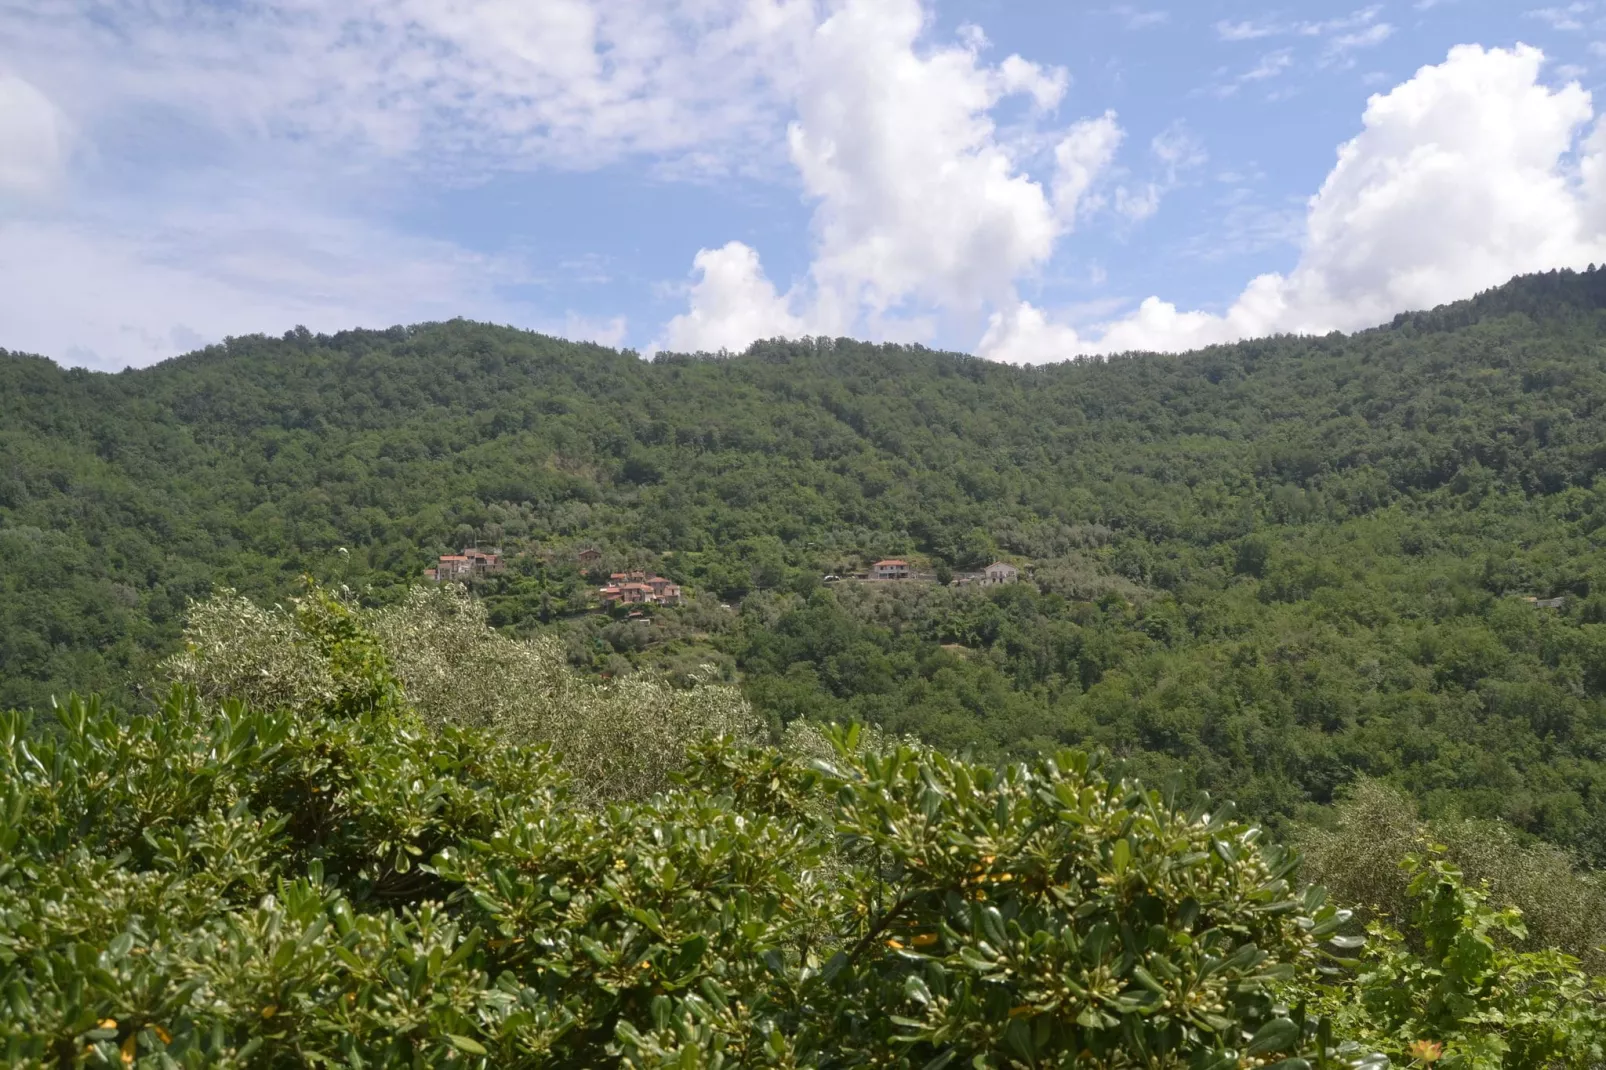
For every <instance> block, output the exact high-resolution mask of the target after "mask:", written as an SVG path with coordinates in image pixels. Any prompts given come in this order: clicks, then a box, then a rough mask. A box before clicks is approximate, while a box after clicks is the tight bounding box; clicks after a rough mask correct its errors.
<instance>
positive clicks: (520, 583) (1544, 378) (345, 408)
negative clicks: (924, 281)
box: [0, 269, 1606, 1070]
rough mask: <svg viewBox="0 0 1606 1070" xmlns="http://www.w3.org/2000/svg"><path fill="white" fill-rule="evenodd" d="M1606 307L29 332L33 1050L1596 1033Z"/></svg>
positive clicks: (660, 1061) (1493, 1055) (1315, 1061)
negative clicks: (1285, 326)
mask: <svg viewBox="0 0 1606 1070" xmlns="http://www.w3.org/2000/svg"><path fill="white" fill-rule="evenodd" d="M1603 339H1606V270H1600V271H1597V270H1594V269H1591V270H1589V271H1587V272H1569V271H1561V272H1551V273H1548V274H1541V275H1534V276H1526V277H1522V278H1518V279H1515V280H1513V281H1512V282H1511V283H1509V284H1507V285H1506V286H1503V287H1500V288H1498V289H1496V290H1492V291H1490V292H1487V293H1484V294H1481V295H1479V296H1477V297H1475V298H1473V299H1470V300H1468V301H1464V302H1460V303H1458V304H1454V305H1450V306H1445V307H1442V308H1439V309H1436V310H1432V311H1426V312H1420V313H1412V314H1406V315H1402V316H1400V317H1397V318H1396V319H1395V321H1394V322H1392V323H1390V324H1388V325H1385V326H1382V327H1379V328H1377V329H1374V330H1370V331H1365V332H1361V333H1358V334H1354V335H1340V334H1333V335H1329V336H1326V337H1321V338H1312V337H1278V338H1269V339H1263V340H1257V341H1251V342H1244V343H1239V344H1235V345H1231V346H1221V347H1215V348H1211V349H1208V350H1204V351H1201V352H1196V353H1190V354H1185V355H1181V356H1165V355H1156V354H1129V355H1124V356H1119V357H1114V358H1111V359H1108V360H1086V361H1075V362H1068V363H1064V364H1059V365H1049V366H1039V367H1025V368H1022V367H1012V366H1005V365H998V364H993V363H989V362H985V361H982V360H978V359H975V358H972V357H967V356H963V355H959V354H952V353H942V352H935V351H932V350H928V349H924V348H921V347H917V346H914V347H911V346H895V345H872V344H867V343H861V342H855V341H852V340H849V339H804V340H799V341H780V340H777V341H771V342H763V343H758V344H755V345H754V346H753V347H751V348H750V349H749V350H748V351H747V352H745V353H742V354H728V353H721V354H695V355H686V354H658V355H656V356H654V357H653V358H652V359H650V360H645V359H642V358H641V357H640V356H639V355H638V354H636V353H633V352H628V351H627V352H618V351H614V350H610V349H606V348H602V347H598V346H594V345H582V344H574V343H569V342H564V341H561V340H558V339H553V338H549V337H545V336H542V335H537V334H532V333H529V332H523V331H518V330H514V329H511V328H504V327H495V326H489V325H484V324H477V323H469V322H465V321H452V322H447V323H434V324H424V325H419V326H415V327H395V328H391V329H389V330H385V331H347V332H341V333H339V334H335V335H322V334H312V333H310V332H308V331H306V330H304V329H301V328H297V329H295V330H292V331H290V332H287V333H286V334H285V335H284V336H283V337H282V338H269V337H264V336H252V337H245V338H231V339H229V340H227V341H226V342H225V343H224V344H221V345H216V346H212V347H209V348H207V349H204V350H201V351H198V352H195V353H191V354H189V355H187V356H184V357H180V358H177V359H175V360H171V361H167V362H165V363H163V364H160V365H157V366H154V367H151V368H146V369H139V370H127V371H124V372H122V373H120V374H101V373H93V372H88V371H85V370H82V369H64V368H61V367H59V366H58V365H56V364H55V363H53V362H52V361H50V360H48V359H46V358H43V357H38V356H30V355H26V354H17V353H5V352H4V351H0V711H5V710H11V711H14V712H12V713H9V714H6V715H5V718H4V719H3V721H0V735H4V736H5V737H6V739H7V747H6V748H5V751H6V753H5V756H4V758H3V759H0V760H3V762H4V765H3V767H0V992H3V993H5V1000H4V1002H5V1006H4V1007H3V1008H0V1044H4V1045H6V1046H7V1049H6V1050H7V1052H8V1058H9V1059H10V1061H11V1062H13V1063H18V1064H20V1065H75V1064H85V1065H118V1064H121V1065H131V1064H133V1063H134V1062H140V1063H141V1065H144V1062H143V1060H145V1059H146V1058H149V1059H151V1060H153V1061H152V1062H150V1064H149V1065H152V1066H169V1065H185V1066H190V1065H194V1066H202V1065H226V1064H234V1065H312V1064H318V1065H334V1064H336V1063H338V1064H340V1065H350V1066H364V1065H376V1064H377V1065H387V1064H390V1063H397V1062H406V1063H409V1064H410V1065H445V1066H449V1065H470V1064H471V1063H472V1064H474V1065H486V1066H496V1065H549V1064H558V1065H605V1064H614V1063H618V1062H621V1061H622V1062H624V1063H627V1064H629V1065H640V1066H648V1065H655V1066H656V1065H662V1066H670V1065H674V1066H705V1065H706V1066H716V1065H730V1066H750V1065H751V1066H758V1065H774V1066H828V1065H909V1066H925V1065H936V1066H943V1065H947V1064H948V1062H950V1061H952V1060H955V1059H959V1058H961V1057H963V1059H964V1061H965V1062H970V1061H971V1060H972V1059H975V1060H979V1061H977V1062H975V1065H978V1066H988V1065H998V1066H1004V1065H1019V1066H1037V1065H1060V1064H1061V1063H1062V1062H1063V1061H1065V1060H1070V1061H1079V1062H1087V1063H1088V1064H1089V1065H1100V1066H1126V1065H1131V1066H1159V1065H1183V1064H1186V1065H1189V1066H1191V1067H1194V1068H1196V1070H1216V1068H1218V1067H1219V1068H1220V1070H1227V1068H1228V1067H1232V1066H1239V1067H1250V1066H1262V1065H1268V1064H1270V1063H1275V1062H1279V1061H1282V1062H1283V1063H1286V1067H1285V1070H1304V1068H1305V1067H1306V1066H1308V1065H1331V1064H1332V1063H1333V1062H1335V1061H1337V1062H1343V1063H1345V1065H1347V1066H1352V1067H1365V1066H1369V1065H1374V1064H1376V1060H1379V1059H1382V1060H1388V1061H1392V1062H1394V1063H1395V1064H1397V1065H1401V1066H1405V1065H1419V1066H1427V1065H1429V1064H1432V1063H1435V1062H1442V1063H1443V1065H1444V1066H1446V1067H1451V1068H1454V1067H1461V1066H1467V1067H1471V1066H1478V1067H1486V1066H1487V1067H1495V1066H1525V1067H1526V1066H1534V1067H1538V1066H1553V1065H1568V1066H1590V1065H1598V1064H1599V1063H1600V1062H1601V1061H1602V1059H1603V1058H1606V1048H1603V1047H1602V1045H1603V1044H1606V1025H1603V1022H1606V1012H1603V1011H1602V1010H1601V999H1602V998H1603V997H1602V995H1601V993H1602V992H1603V991H1606V989H1603V988H1602V987H1601V986H1600V985H1599V984H1598V983H1595V982H1589V981H1586V980H1585V977H1586V975H1587V974H1592V973H1606V952H1603V951H1602V950H1601V947H1602V944H1603V943H1606V888H1602V887H1601V886H1600V885H1599V883H1598V878H1597V877H1596V876H1595V875H1594V870H1595V869H1596V868H1597V867H1599V866H1601V865H1602V864H1606V551H1603V547H1602V540H1603V537H1606V536H1603V535H1602V534H1601V532H1602V529H1603V527H1606V482H1601V483H1599V485H1597V474H1598V473H1599V472H1600V470H1601V469H1602V467H1603V466H1606V345H1603ZM471 546H478V547H496V548H498V549H499V550H500V551H501V553H502V555H503V558H504V560H505V561H506V564H507V567H506V570H505V571H502V572H499V573H496V574H494V575H490V576H487V577H485V578H483V579H478V580H475V581H474V582H472V583H470V584H469V586H468V589H467V590H466V591H465V590H463V589H462V588H459V587H458V586H457V585H454V584H446V585H441V586H438V587H437V586H435V585H433V584H428V583H425V581H424V570H425V569H426V568H428V567H430V566H432V565H433V564H434V563H435V562H436V560H437V558H438V557H439V556H440V555H442V554H449V553H456V552H458V551H459V550H461V549H462V548H465V547H471ZM589 549H595V550H597V551H599V556H598V559H597V560H595V561H591V560H582V559H581V557H580V553H581V551H583V550H589ZM887 557H898V558H902V559H905V560H907V561H908V562H910V564H911V565H912V566H913V568H914V570H915V573H916V575H915V577H914V578H912V579H909V580H903V581H887V582H863V581H859V580H856V579H854V578H852V577H853V576H854V575H855V574H862V573H863V572H864V570H865V569H866V567H867V566H868V565H870V564H871V563H873V562H874V561H876V560H878V559H881V558H887ZM994 561H1003V562H1006V563H1010V564H1012V565H1015V566H1016V567H1018V568H1019V569H1020V570H1021V573H1020V582H1014V583H1005V584H1000V585H996V586H983V585H977V584H968V585H966V584H954V583H951V582H950V581H951V580H952V579H953V578H955V577H960V578H961V579H962V578H963V577H964V576H965V574H966V573H973V572H974V571H975V570H978V569H980V568H982V567H984V566H986V565H987V564H989V563H991V562H994ZM636 569H639V570H650V571H652V572H655V573H659V574H661V575H663V576H665V577H667V578H668V579H670V580H673V581H675V582H677V583H679V584H681V585H683V586H684V588H685V590H686V592H687V597H686V598H685V599H684V601H683V602H682V603H681V604H679V605H675V606H653V607H647V608H642V609H638V610H633V611H628V610H626V609H625V608H623V607H615V608H614V609H613V610H611V611H608V610H605V609H604V607H603V606H601V605H599V603H598V600H597V596H596V591H597V588H598V587H599V585H601V584H604V583H606V582H607V581H608V578H609V576H610V575H611V574H612V573H614V572H618V571H623V570H636ZM843 577H846V578H843ZM833 725H835V726H847V725H854V726H857V727H854V728H853V729H851V730H848V729H845V728H837V727H831V726H833ZM315 796H316V797H315ZM1212 798H1214V799H1230V800H1232V801H1233V806H1234V807H1235V809H1233V808H1231V807H1228V806H1224V805H1220V804H1213V803H1211V802H1209V800H1210V799H1212ZM1262 828H1263V829H1265V830H1266V831H1265V838H1264V839H1262V838H1260V837H1262V833H1261V832H1260V831H1259V830H1260V829H1262ZM163 830H168V831H163ZM169 832H171V838H169ZM1268 840H1269V841H1271V842H1274V843H1277V844H1281V845H1285V846H1286V847H1287V848H1288V850H1285V846H1277V847H1272V846H1267V845H1266V844H1267V841H1268ZM1294 848H1297V851H1296V850H1294ZM1301 859H1303V861H1301ZM620 873H623V874H625V875H626V876H625V877H619V876H618V874H620ZM1311 881H1317V882H1319V883H1320V884H1321V885H1324V886H1326V887H1327V888H1328V889H1330V893H1331V896H1332V898H1333V903H1328V902H1327V899H1326V895H1327V894H1328V893H1323V892H1321V891H1319V890H1316V889H1315V886H1314V885H1310V884H1309V882H1311ZM532 882H533V883H532ZM642 882H645V883H642ZM627 885H628V887H627ZM649 885H650V888H648V886H649ZM109 888H115V889H117V891H116V894H111V893H109V892H106V889H109ZM622 889H623V890H622ZM710 889H718V893H717V894H714V895H712V896H711V897H710V896H709V894H708V893H709V890H710ZM649 893H650V894H649ZM176 902H183V903H186V904H188V905H187V906H186V907H185V908H184V909H183V910H177V911H176V912H174V913H173V914H172V917H171V918H168V919H166V920H164V918H163V911H164V910H167V909H168V907H167V906H164V905H163V904H172V903H176ZM1341 908H1342V909H1341ZM1352 910H1353V911H1354V913H1353V914H1352V913H1351V911H1352ZM565 919H566V920H565ZM1210 934H1215V935H1210ZM220 949H221V950H220ZM1245 949H1248V950H1245ZM872 951H873V953H871V952H872ZM131 956H132V957H131ZM231 956H232V957H231ZM421 963H422V964H423V965H420V964H421ZM1033 963H1036V964H1038V965H1031V964H1033ZM759 964H763V968H762V969H761V968H760V965H759ZM638 970H639V971H644V972H643V973H641V975H640V976H638V975H637V973H635V972H631V971H638ZM1045 971H1046V972H1045ZM1056 971H1057V972H1056ZM1051 975H1052V976H1051ZM1073 975H1074V977H1076V978H1080V979H1079V980H1071V981H1067V982H1065V983H1067V984H1070V985H1071V987H1070V988H1065V987H1063V986H1061V987H1056V986H1057V985H1060V981H1061V980H1063V979H1064V978H1071V977H1073ZM1056 978H1058V979H1059V980H1056ZM1501 978H1515V979H1516V980H1514V981H1512V982H1511V983H1510V984H1507V983H1505V982H1503V981H1501V980H1500V979H1501ZM1207 980H1208V981H1209V982H1210V983H1209V984H1206V981H1207ZM1101 986H1102V987H1101ZM860 997H862V1002H856V1001H858V1000H860ZM342 1000H344V1001H345V1003H342V1002H341V1001H342ZM1190 1001H1192V1002H1190ZM331 1007H334V1008H336V1009H335V1010H331V1009H330V1008H331ZM1557 1008H1561V1009H1562V1010H1565V1014H1563V1013H1562V1010H1558V1009H1557ZM281 1014H282V1017H280V1015H281ZM1569 1016H1570V1017H1569ZM1564 1019H1565V1020H1564ZM1552 1020H1554V1022H1555V1023H1559V1024H1556V1025H1555V1026H1554V1028H1552V1027H1551V1026H1550V1025H1547V1024H1546V1023H1548V1022H1551V1021H1552ZM107 1023H110V1024H107ZM1413 1045H1414V1046H1413ZM1423 1045H1426V1046H1423ZM677 1060H678V1061H677ZM1368 1060H1372V1062H1371V1063H1369V1062H1368ZM553 1061H555V1063H554V1062H553ZM1378 1065H1380V1064H1378Z"/></svg>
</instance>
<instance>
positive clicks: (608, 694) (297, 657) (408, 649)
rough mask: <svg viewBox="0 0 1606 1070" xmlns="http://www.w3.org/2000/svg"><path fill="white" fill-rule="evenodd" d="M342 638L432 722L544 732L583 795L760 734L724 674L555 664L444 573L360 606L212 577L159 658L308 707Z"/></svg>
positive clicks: (659, 773) (323, 691) (651, 777)
mask: <svg viewBox="0 0 1606 1070" xmlns="http://www.w3.org/2000/svg"><path fill="white" fill-rule="evenodd" d="M359 636H360V637H361V640H360V641H359V639H358V638H357V637H359ZM364 643H366V645H363V644H364ZM354 652H355V653H360V654H361V655H362V656H364V657H367V658H369V659H370V661H369V662H364V663H363V665H364V667H365V668H366V669H369V670H372V672H373V673H378V674H380V675H381V676H383V677H384V678H385V679H386V680H389V679H391V678H393V679H394V680H395V682H396V683H397V684H398V685H399V686H400V688H401V692H402V694H401V696H398V698H397V701H402V702H405V704H406V705H407V706H408V707H409V708H411V709H412V710H414V711H415V712H416V713H417V714H418V716H419V718H420V719H421V720H422V721H423V722H424V724H426V725H428V726H430V727H432V728H440V727H442V726H445V725H459V726H463V727H471V728H479V729H485V730H488V731H490V732H492V733H494V734H495V735H496V736H498V737H499V738H501V739H503V740H506V741H508V742H513V743H551V744H554V745H556V746H557V747H558V748H559V749H560V750H561V751H562V752H563V758H564V764H565V766H566V768H567V769H568V770H569V771H570V773H571V774H573V777H574V784H575V789H574V790H575V791H576V793H577V794H578V795H579V796H581V797H583V798H585V799H588V800H593V801H595V800H604V799H616V798H637V799H640V798H645V797H647V796H649V795H651V794H652V793H654V792H656V791H660V790H662V789H663V788H665V787H667V786H668V784H669V780H668V777H669V774H670V773H671V772H672V771H673V770H674V769H675V768H676V767H677V766H678V765H679V764H680V762H681V760H682V758H683V757H684V753H685V748H686V746H687V745H688V744H689V743H691V742H693V741H695V740H696V739H698V738H699V737H701V736H702V735H704V734H705V733H712V734H715V735H726V736H730V737H732V738H733V739H739V740H744V741H757V740H758V739H759V738H760V737H761V736H762V735H763V730H762V729H763V725H762V721H761V719H760V718H759V717H758V716H757V714H755V713H754V712H753V710H752V708H751V707H750V706H749V705H748V704H747V702H746V700H745V699H743V698H742V695H741V692H739V691H738V690H736V689H735V688H734V687H728V686H722V685H719V684H715V683H712V682H709V681H697V682H696V683H695V686H693V687H690V688H677V687H673V686H671V685H670V684H669V683H667V682H665V681H663V680H659V679H655V678H652V677H650V676H631V677H629V678H627V679H625V680H623V681H620V682H618V683H613V684H603V683H598V682H596V681H594V680H590V679H588V678H586V677H583V676H582V675H580V674H579V673H576V672H574V671H573V670H572V669H570V668H569V666H568V664H567V663H566V661H565V658H564V653H563V647H562V644H561V643H560V642H559V641H558V640H556V639H552V638H549V637H544V638H537V639H531V640H515V639H510V638H508V637H507V636H505V635H502V634H500V633H498V632H497V631H495V630H494V629H493V628H492V627H491V626H490V623H489V621H488V620H487V618H486V615H485V607H484V606H483V605H482V604H481V603H479V602H477V601H475V600H474V599H473V598H471V597H470V596H469V595H468V594H467V593H466V592H465V591H464V590H463V588H462V587H460V586H458V585H456V584H443V585H441V586H439V587H419V588H414V589H413V590H412V591H410V592H409V593H408V595H407V597H406V598H405V599H404V600H403V601H402V602H401V603H400V604H398V605H395V606H391V607H386V608H382V609H362V608H360V607H358V606H355V605H353V604H352V603H351V602H350V601H349V600H346V599H342V598H339V597H336V596H335V595H334V594H332V593H331V592H328V591H325V590H322V589H320V588H317V587H313V588H311V590H310V591H309V592H308V594H307V595H306V596H305V597H303V598H300V599H296V600H294V601H293V602H292V603H291V605H290V606H289V607H274V608H272V609H262V608H260V607H258V606H256V605H255V604H253V603H252V602H251V601H250V600H248V599H246V598H242V597H240V596H239V595H237V594H235V593H233V592H231V591H224V592H221V593H220V594H218V595H216V596H214V597H213V598H211V599H209V600H207V601H205V602H201V603H198V604H196V605H195V606H193V607H192V609H191V615H190V622H189V626H188V627H187V628H186V630H185V642H184V649H183V650H182V651H181V652H180V653H179V654H178V655H176V656H175V657H173V658H172V659H170V660H169V661H168V662H167V669H168V673H169V676H170V678H171V680H172V681H173V682H175V683H179V684H183V685H185V686H187V687H193V688H195V689H196V690H197V691H198V692H199V693H200V695H201V696H202V697H203V698H206V699H208V700H211V701H218V700H222V699H226V698H236V699H239V700H241V701H243V702H245V703H246V704H248V705H249V706H251V707H253V708H257V709H273V708H278V707H290V708H293V709H301V710H312V709H321V708H325V707H327V706H329V705H330V704H331V703H338V702H339V701H340V700H341V695H342V690H341V689H342V687H349V686H351V685H350V684H349V681H350V680H351V679H352V678H353V677H352V673H351V671H350V669H349V667H348V666H347V665H346V664H345V662H347V661H351V660H352V658H353V654H354ZM342 659H344V661H343V660H342ZM358 678H361V677H358Z"/></svg>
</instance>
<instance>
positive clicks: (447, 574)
mask: <svg viewBox="0 0 1606 1070" xmlns="http://www.w3.org/2000/svg"><path fill="white" fill-rule="evenodd" d="M506 568H507V563H506V562H504V561H503V560H502V554H501V553H500V552H499V551H492V550H480V549H470V550H464V551H463V552H462V553H460V554H441V556H440V560H439V561H437V562H436V564H435V567H434V568H426V569H425V570H424V578H425V579H426V580H433V581H434V582H436V583H464V582H467V581H468V580H477V579H484V578H485V577H486V576H494V575H495V574H496V573H498V572H502V571H504V570H506Z"/></svg>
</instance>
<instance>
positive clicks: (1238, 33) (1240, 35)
mask: <svg viewBox="0 0 1606 1070" xmlns="http://www.w3.org/2000/svg"><path fill="white" fill-rule="evenodd" d="M1283 32H1285V31H1284V30H1283V28H1282V27H1281V26H1278V25H1275V24H1273V23H1269V22H1255V21H1254V20H1252V19H1246V20H1244V21H1242V22H1231V21H1227V20H1223V21H1221V22H1218V23H1216V36H1217V37H1219V38H1221V39H1222V40H1223V41H1255V40H1259V39H1260V38H1262V37H1275V36H1276V35H1277V34H1280V33H1283Z"/></svg>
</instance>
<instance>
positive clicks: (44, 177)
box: [0, 72, 67, 195]
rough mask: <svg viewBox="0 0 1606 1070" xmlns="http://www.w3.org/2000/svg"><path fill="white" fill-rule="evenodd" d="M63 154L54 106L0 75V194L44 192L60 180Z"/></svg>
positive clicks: (59, 122)
mask: <svg viewBox="0 0 1606 1070" xmlns="http://www.w3.org/2000/svg"><path fill="white" fill-rule="evenodd" d="M66 152H67V134H66V130H65V123H64V121H63V118H62V116H61V113H60V112H59V111H58V110H57V109H56V106H55V105H54V104H52V103H51V102H50V100H49V99H48V98H47V97H46V96H45V95H44V94H43V93H41V92H40V91H39V90H38V89H36V88H35V87H34V86H33V85H31V84H30V83H28V82H25V81H23V80H22V79H21V78H19V77H17V76H16V75H13V74H6V73H4V72H0V195H4V194H7V193H11V194H28V195H34V194H40V193H44V192H46V191H48V190H49V189H50V188H51V187H53V186H54V185H55V184H56V183H57V182H58V181H59V179H60V176H61V171H62V167H63V165H64V163H65V162H66V160H65V157H66Z"/></svg>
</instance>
